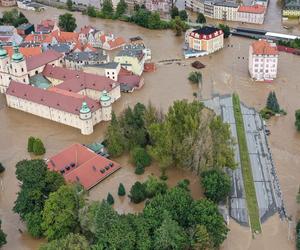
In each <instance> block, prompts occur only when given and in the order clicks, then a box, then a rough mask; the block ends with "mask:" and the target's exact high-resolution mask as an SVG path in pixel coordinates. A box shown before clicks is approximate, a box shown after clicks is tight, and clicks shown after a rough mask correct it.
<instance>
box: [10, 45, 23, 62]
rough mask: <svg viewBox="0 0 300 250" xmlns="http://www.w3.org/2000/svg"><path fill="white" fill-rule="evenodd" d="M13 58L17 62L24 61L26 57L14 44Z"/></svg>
mask: <svg viewBox="0 0 300 250" xmlns="http://www.w3.org/2000/svg"><path fill="white" fill-rule="evenodd" d="M11 58H12V60H13V61H15V62H19V61H22V60H23V59H24V57H23V55H22V53H20V52H19V47H18V46H16V45H14V53H13V55H12V57H11Z"/></svg>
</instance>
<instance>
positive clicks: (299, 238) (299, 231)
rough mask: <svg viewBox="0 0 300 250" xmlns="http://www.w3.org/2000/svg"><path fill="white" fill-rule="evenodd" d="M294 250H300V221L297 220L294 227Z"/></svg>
mask: <svg viewBox="0 0 300 250" xmlns="http://www.w3.org/2000/svg"><path fill="white" fill-rule="evenodd" d="M296 248H297V250H300V220H298V223H297V226H296Z"/></svg>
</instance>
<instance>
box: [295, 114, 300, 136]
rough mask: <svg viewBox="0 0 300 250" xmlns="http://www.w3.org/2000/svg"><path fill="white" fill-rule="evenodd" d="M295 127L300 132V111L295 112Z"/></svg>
mask: <svg viewBox="0 0 300 250" xmlns="http://www.w3.org/2000/svg"><path fill="white" fill-rule="evenodd" d="M295 126H296V128H297V130H298V131H300V109H298V110H296V111H295Z"/></svg>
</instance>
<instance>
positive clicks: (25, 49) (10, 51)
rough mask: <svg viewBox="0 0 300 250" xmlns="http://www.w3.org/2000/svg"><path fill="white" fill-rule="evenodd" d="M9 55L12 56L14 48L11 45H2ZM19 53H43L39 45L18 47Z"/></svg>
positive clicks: (26, 54) (25, 54)
mask: <svg viewBox="0 0 300 250" xmlns="http://www.w3.org/2000/svg"><path fill="white" fill-rule="evenodd" d="M3 48H4V49H5V50H6V51H7V53H8V55H9V56H12V54H13V53H14V49H13V47H12V46H4V47H3ZM19 51H20V53H21V54H22V55H23V56H25V57H31V56H37V55H40V54H42V53H43V51H42V48H41V47H40V46H37V47H19Z"/></svg>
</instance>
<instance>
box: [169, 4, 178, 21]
mask: <svg viewBox="0 0 300 250" xmlns="http://www.w3.org/2000/svg"><path fill="white" fill-rule="evenodd" d="M177 16H179V10H178V8H177V7H176V6H173V7H172V9H171V18H172V19H174V18H175V17H177Z"/></svg>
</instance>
